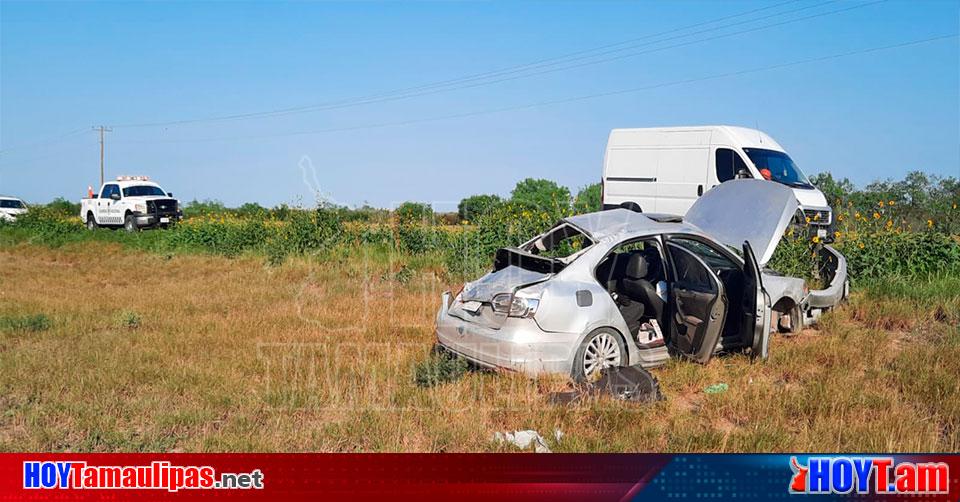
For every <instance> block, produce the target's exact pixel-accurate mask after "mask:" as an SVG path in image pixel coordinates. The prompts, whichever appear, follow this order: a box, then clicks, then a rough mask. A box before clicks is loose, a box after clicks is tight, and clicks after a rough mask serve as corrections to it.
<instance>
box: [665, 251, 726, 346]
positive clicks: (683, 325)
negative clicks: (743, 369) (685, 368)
mask: <svg viewBox="0 0 960 502" xmlns="http://www.w3.org/2000/svg"><path fill="white" fill-rule="evenodd" d="M667 247H668V249H669V251H670V258H671V262H672V263H673V272H674V274H673V278H672V279H673V280H672V282H671V283H670V293H671V294H670V308H669V311H670V339H669V343H670V347H671V348H672V349H673V350H674V351H676V352H678V353H680V354H683V355H684V356H686V357H688V358H690V359H692V360H694V361H697V362H700V363H705V362H707V361H709V360H710V357H711V356H712V355H713V351H714V349H715V348H716V347H717V341H718V340H720V335H721V333H722V332H723V321H724V317H725V315H726V311H727V296H726V293H725V291H724V289H723V283H722V282H720V279H719V278H718V277H717V275H716V274H715V273H713V271H712V270H710V267H708V266H707V265H706V264H705V263H704V262H703V260H701V259H700V258H699V257H698V256H697V255H695V254H693V253H692V252H690V251H689V250H687V249H685V248H683V247H681V246H678V245H676V244H669V243H668V244H667Z"/></svg>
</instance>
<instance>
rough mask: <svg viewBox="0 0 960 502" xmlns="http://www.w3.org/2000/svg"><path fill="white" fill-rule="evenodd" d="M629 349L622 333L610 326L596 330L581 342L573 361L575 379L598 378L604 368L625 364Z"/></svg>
mask: <svg viewBox="0 0 960 502" xmlns="http://www.w3.org/2000/svg"><path fill="white" fill-rule="evenodd" d="M626 363H627V351H626V347H624V344H623V340H622V339H621V337H620V334H619V333H617V332H616V331H614V330H613V329H610V328H600V329H597V330H594V331H593V332H591V333H590V334H589V335H587V337H586V338H584V339H583V342H582V343H581V344H580V348H579V349H578V350H577V356H576V357H575V358H574V361H573V375H572V376H573V379H574V380H576V381H578V382H583V381H587V380H591V379H593V378H597V377H598V376H599V375H600V371H601V370H602V369H604V368H609V367H617V366H624V365H626Z"/></svg>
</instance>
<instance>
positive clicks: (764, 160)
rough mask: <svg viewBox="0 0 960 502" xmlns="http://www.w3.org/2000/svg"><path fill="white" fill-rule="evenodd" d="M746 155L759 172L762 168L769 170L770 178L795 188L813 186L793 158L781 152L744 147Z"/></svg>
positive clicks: (761, 172)
mask: <svg viewBox="0 0 960 502" xmlns="http://www.w3.org/2000/svg"><path fill="white" fill-rule="evenodd" d="M743 151H744V152H746V153H747V157H750V160H751V161H752V162H753V165H755V166H757V170H758V171H760V174H765V173H764V172H763V170H764V169H766V170H768V171H769V172H770V179H771V180H772V181H776V182H777V183H782V184H784V185H787V186H789V187H795V188H813V185H811V184H810V181H809V180H807V177H806V176H805V175H804V174H803V171H801V170H800V168H799V167H797V165H796V164H794V163H793V159H791V158H790V156H789V155H787V154H785V153H783V152H777V151H774V150H764V149H762V148H744V149H743Z"/></svg>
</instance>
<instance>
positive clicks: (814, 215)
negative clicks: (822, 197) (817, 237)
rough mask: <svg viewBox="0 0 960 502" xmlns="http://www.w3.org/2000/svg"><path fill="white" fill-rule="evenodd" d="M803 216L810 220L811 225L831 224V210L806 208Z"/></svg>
mask: <svg viewBox="0 0 960 502" xmlns="http://www.w3.org/2000/svg"><path fill="white" fill-rule="evenodd" d="M803 216H804V218H805V219H808V220H810V224H811V225H823V226H826V225H829V224H830V210H829V209H828V210H823V209H804V210H803Z"/></svg>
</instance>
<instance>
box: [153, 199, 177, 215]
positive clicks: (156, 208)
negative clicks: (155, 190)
mask: <svg viewBox="0 0 960 502" xmlns="http://www.w3.org/2000/svg"><path fill="white" fill-rule="evenodd" d="M147 212H148V213H151V214H156V215H158V216H176V214H177V200H176V199H157V200H148V201H147Z"/></svg>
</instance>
